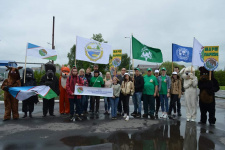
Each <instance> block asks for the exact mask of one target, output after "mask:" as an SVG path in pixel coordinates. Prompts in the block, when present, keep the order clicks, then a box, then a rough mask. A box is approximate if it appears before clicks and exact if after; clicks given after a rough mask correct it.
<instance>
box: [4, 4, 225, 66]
mask: <svg viewBox="0 0 225 150" xmlns="http://www.w3.org/2000/svg"><path fill="white" fill-rule="evenodd" d="M224 6H225V1H224V0H201V1H200V0H186V1H184V0H157V1H156V0H82V1H81V0H64V1H62V0H38V1H31V0H0V52H1V54H0V60H6V59H10V60H15V61H18V62H24V61H25V52H26V44H27V42H30V43H33V44H36V45H40V46H43V47H46V48H51V45H49V44H47V42H49V43H51V40H52V39H51V38H52V17H53V16H55V47H56V50H57V53H58V59H57V61H56V63H59V64H66V63H68V58H67V53H68V52H69V51H70V48H71V47H72V46H73V44H76V36H81V37H85V38H91V37H92V35H93V34H98V33H102V35H103V38H104V39H105V40H106V41H108V43H109V44H111V45H112V48H113V49H122V50H123V53H128V54H130V53H129V51H130V40H129V39H128V38H124V37H125V36H130V35H131V33H133V36H134V37H135V38H137V39H138V40H139V41H140V42H142V43H143V44H146V45H148V46H151V47H155V48H159V49H161V50H162V53H163V59H164V61H171V60H172V53H171V51H172V43H176V44H179V45H182V46H189V47H192V46H193V37H195V38H196V39H197V40H198V41H199V42H200V43H201V44H202V45H204V46H217V45H218V46H219V51H220V52H219V55H220V60H219V68H220V69H224V65H225V59H224V58H225V53H224V48H225V42H224V40H225V9H224ZM27 62H43V63H45V62H47V60H43V59H37V58H35V57H28V59H27ZM134 62H135V66H136V65H137V64H149V63H146V62H144V61H137V60H135V61H134ZM183 64H184V63H183ZM186 65H191V64H186Z"/></svg>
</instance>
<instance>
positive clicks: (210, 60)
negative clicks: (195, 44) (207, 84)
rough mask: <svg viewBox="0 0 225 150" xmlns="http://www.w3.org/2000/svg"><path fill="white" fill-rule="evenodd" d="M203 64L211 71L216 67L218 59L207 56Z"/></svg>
mask: <svg viewBox="0 0 225 150" xmlns="http://www.w3.org/2000/svg"><path fill="white" fill-rule="evenodd" d="M204 66H205V68H206V69H207V70H209V71H213V70H215V69H216V68H217V67H218V61H216V59H214V58H208V59H206V61H205V62H204Z"/></svg>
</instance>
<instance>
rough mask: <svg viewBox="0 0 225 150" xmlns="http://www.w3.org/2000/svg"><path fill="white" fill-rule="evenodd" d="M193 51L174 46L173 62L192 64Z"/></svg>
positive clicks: (188, 48) (189, 48)
mask: <svg viewBox="0 0 225 150" xmlns="http://www.w3.org/2000/svg"><path fill="white" fill-rule="evenodd" d="M192 51H193V48H191V47H184V46H180V45H177V44H172V61H183V62H192Z"/></svg>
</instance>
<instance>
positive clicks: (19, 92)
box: [9, 85, 57, 101]
mask: <svg viewBox="0 0 225 150" xmlns="http://www.w3.org/2000/svg"><path fill="white" fill-rule="evenodd" d="M9 93H10V94H11V95H12V96H13V97H15V98H16V99H17V100H19V101H23V100H26V99H28V98H29V97H31V96H34V95H38V96H39V97H41V98H45V99H51V98H54V97H57V94H56V93H55V92H54V91H53V90H52V89H51V88H50V87H49V86H46V85H41V86H22V87H10V88H9Z"/></svg>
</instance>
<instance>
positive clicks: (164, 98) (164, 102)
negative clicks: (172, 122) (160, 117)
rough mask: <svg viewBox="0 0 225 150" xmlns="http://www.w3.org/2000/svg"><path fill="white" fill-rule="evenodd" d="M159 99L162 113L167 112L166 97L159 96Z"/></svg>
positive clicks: (164, 95)
mask: <svg viewBox="0 0 225 150" xmlns="http://www.w3.org/2000/svg"><path fill="white" fill-rule="evenodd" d="M159 98H160V102H161V108H162V112H168V111H169V109H168V97H167V95H166V94H159ZM164 106H165V107H166V110H165V108H164Z"/></svg>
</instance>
